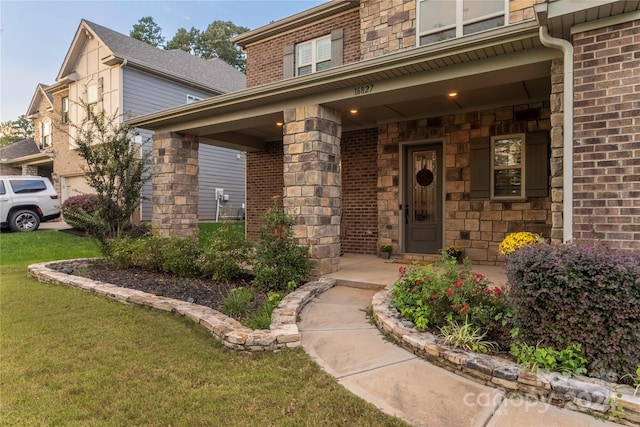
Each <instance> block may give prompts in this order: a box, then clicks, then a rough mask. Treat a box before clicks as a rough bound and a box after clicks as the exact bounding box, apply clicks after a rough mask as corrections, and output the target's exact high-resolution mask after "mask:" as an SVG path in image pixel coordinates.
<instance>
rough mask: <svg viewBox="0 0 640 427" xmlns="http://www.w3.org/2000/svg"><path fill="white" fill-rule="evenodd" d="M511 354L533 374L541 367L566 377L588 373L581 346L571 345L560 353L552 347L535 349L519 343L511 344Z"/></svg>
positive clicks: (536, 347) (537, 347)
mask: <svg viewBox="0 0 640 427" xmlns="http://www.w3.org/2000/svg"><path fill="white" fill-rule="evenodd" d="M510 353H511V354H512V355H513V356H514V357H515V358H516V362H518V363H519V364H520V365H523V366H524V367H525V368H527V369H529V370H530V371H532V372H537V370H538V368H539V367H541V368H544V369H548V370H550V371H558V372H561V373H563V374H565V375H568V374H575V375H581V374H586V373H587V368H586V365H587V359H585V358H584V357H582V346H581V345H580V344H570V345H569V346H568V347H567V348H565V349H564V350H560V351H558V350H555V349H553V348H552V347H540V346H538V345H536V346H535V347H534V346H530V345H528V344H526V343H521V342H518V343H513V344H511V349H510Z"/></svg>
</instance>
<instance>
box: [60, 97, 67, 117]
mask: <svg viewBox="0 0 640 427" xmlns="http://www.w3.org/2000/svg"><path fill="white" fill-rule="evenodd" d="M60 120H61V121H62V123H69V97H68V96H65V97H64V98H62V111H61V117H60Z"/></svg>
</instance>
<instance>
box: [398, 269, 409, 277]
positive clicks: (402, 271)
mask: <svg viewBox="0 0 640 427" xmlns="http://www.w3.org/2000/svg"><path fill="white" fill-rule="evenodd" d="M398 272H399V273H400V274H402V275H403V276H404V273H406V272H407V267H399V268H398Z"/></svg>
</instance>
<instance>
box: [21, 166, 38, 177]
mask: <svg viewBox="0 0 640 427" xmlns="http://www.w3.org/2000/svg"><path fill="white" fill-rule="evenodd" d="M22 175H27V176H37V175H38V166H34V165H22Z"/></svg>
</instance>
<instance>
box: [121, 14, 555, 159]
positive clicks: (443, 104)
mask: <svg viewBox="0 0 640 427" xmlns="http://www.w3.org/2000/svg"><path fill="white" fill-rule="evenodd" d="M559 56H560V52H559V51H556V50H552V49H548V48H544V47H542V46H541V43H540V41H539V38H538V27H537V24H535V22H529V23H525V24H523V25H517V26H513V27H511V28H503V29H502V30H501V31H496V32H492V33H491V34H490V35H487V34H483V35H481V36H478V37H471V36H470V37H466V38H465V39H464V40H453V41H451V42H446V43H442V44H439V45H437V46H428V47H418V48H415V49H408V50H405V51H401V52H398V53H396V54H392V55H387V56H384V57H381V58H374V59H371V60H367V61H360V62H357V63H352V64H346V65H344V66H340V67H336V68H334V69H330V70H327V71H325V72H322V73H316V74H312V75H308V76H303V77H296V78H293V79H287V80H284V81H281V82H276V83H273V84H268V85H263V86H258V87H255V88H249V89H245V90H242V91H239V92H234V93H230V94H226V95H221V96H218V97H214V98H210V99H207V100H204V101H201V102H198V103H194V104H190V105H187V106H180V107H176V108H173V109H169V110H165V111H161V112H158V113H153V114H149V115H146V116H142V117H138V118H135V119H132V120H130V121H129V122H130V124H131V125H133V126H137V127H142V128H147V129H152V130H155V131H173V132H181V133H185V134H190V135H197V136H199V137H200V140H201V142H203V143H209V144H213V145H219V146H226V147H230V148H238V149H243V150H249V151H252V150H260V149H262V148H263V146H264V144H265V143H267V142H271V141H280V140H281V139H282V127H281V126H278V125H277V124H276V123H277V122H282V120H283V114H282V112H283V111H284V110H286V109H288V108H293V107H296V106H299V105H308V104H322V105H325V106H327V107H330V108H333V109H336V110H338V111H341V112H343V128H344V129H346V130H349V129H356V128H362V127H371V126H375V125H377V124H378V123H382V122H388V121H395V120H410V119H412V118H416V117H432V116H436V115H442V114H449V113H453V112H465V111H469V110H472V109H482V108H489V107H495V106H500V105H508V104H513V103H520V102H531V101H535V100H541V99H548V97H549V93H550V82H549V74H550V61H551V59H552V58H554V57H559ZM363 86H373V91H370V92H368V93H366V94H362V93H358V89H357V88H360V87H363ZM451 91H456V92H458V96H457V97H456V98H449V97H448V96H447V93H449V92H451ZM351 109H357V110H358V113H357V114H355V115H351V114H350V113H349V110H351Z"/></svg>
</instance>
